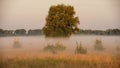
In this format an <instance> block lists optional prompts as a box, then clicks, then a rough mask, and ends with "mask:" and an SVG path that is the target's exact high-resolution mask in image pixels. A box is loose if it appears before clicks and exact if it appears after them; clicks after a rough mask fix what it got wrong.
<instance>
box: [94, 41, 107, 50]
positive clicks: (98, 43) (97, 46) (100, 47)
mask: <svg viewBox="0 0 120 68" xmlns="http://www.w3.org/2000/svg"><path fill="white" fill-rule="evenodd" d="M94 49H95V50H98V51H103V50H104V49H105V48H104V47H103V45H102V41H101V40H98V39H97V40H96V41H95V45H94Z"/></svg>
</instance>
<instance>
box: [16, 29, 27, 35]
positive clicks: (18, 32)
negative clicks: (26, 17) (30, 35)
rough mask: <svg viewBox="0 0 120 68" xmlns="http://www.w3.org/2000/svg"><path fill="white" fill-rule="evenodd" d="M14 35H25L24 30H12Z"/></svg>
mask: <svg viewBox="0 0 120 68" xmlns="http://www.w3.org/2000/svg"><path fill="white" fill-rule="evenodd" d="M14 34H15V35H26V30H25V29H17V30H15V32H14Z"/></svg>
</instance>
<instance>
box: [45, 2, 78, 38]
mask: <svg viewBox="0 0 120 68" xmlns="http://www.w3.org/2000/svg"><path fill="white" fill-rule="evenodd" d="M74 15H75V11H74V7H73V6H70V5H67V6H66V5H64V4H60V5H54V6H51V7H50V9H49V12H48V16H47V17H46V24H45V26H44V27H43V32H44V34H45V36H46V37H69V36H71V34H73V33H75V32H78V31H79V28H78V27H77V25H78V24H79V18H78V17H75V16H74Z"/></svg>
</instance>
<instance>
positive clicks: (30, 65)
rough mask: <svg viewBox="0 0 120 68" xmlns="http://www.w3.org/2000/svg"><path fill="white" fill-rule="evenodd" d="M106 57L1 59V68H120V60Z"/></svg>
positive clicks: (65, 56) (55, 56)
mask: <svg viewBox="0 0 120 68" xmlns="http://www.w3.org/2000/svg"><path fill="white" fill-rule="evenodd" d="M115 58H116V57H113V56H106V55H67V54H64V55H53V54H52V55H51V56H47V57H44V58H40V57H39V58H36V57H34V58H29V59H28V58H26V59H25V58H6V59H0V68H119V67H120V58H117V59H115Z"/></svg>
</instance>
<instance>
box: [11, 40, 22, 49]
mask: <svg viewBox="0 0 120 68" xmlns="http://www.w3.org/2000/svg"><path fill="white" fill-rule="evenodd" d="M13 47H14V48H21V44H20V42H19V41H18V40H16V41H14V44H13Z"/></svg>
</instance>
